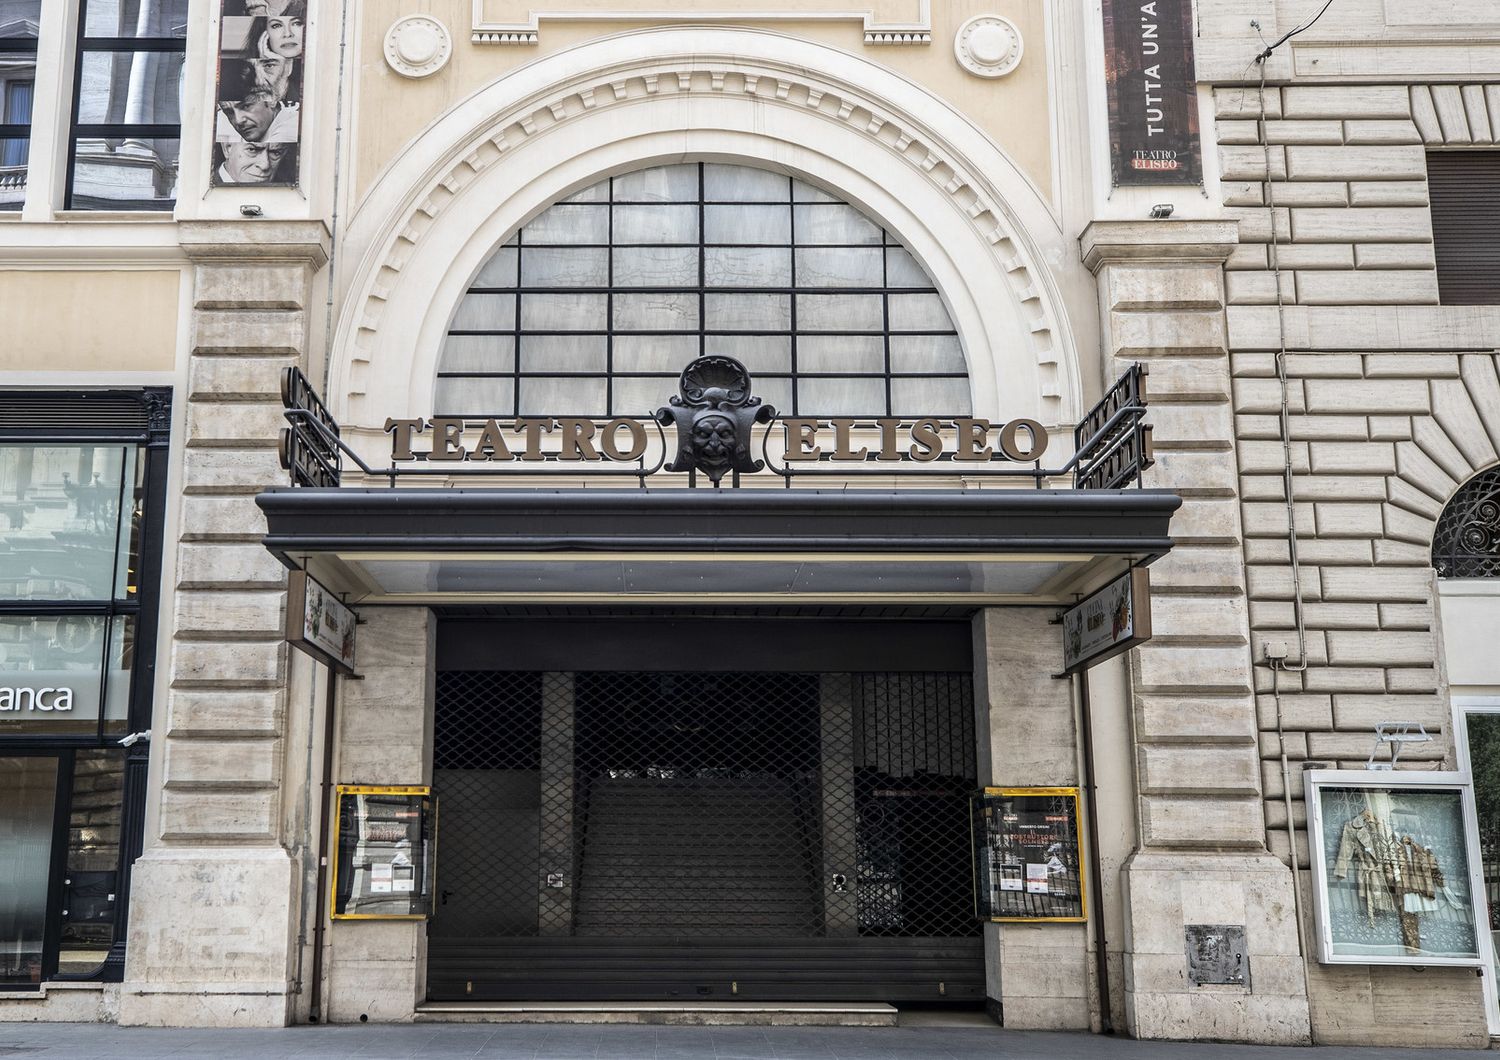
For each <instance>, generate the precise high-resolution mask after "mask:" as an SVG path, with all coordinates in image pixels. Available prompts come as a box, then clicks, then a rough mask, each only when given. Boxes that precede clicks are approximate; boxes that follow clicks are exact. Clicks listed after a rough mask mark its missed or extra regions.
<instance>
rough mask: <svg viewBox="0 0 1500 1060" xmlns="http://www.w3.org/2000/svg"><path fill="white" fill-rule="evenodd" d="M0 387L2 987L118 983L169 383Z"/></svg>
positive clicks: (136, 814)
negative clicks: (0, 391)
mask: <svg viewBox="0 0 1500 1060" xmlns="http://www.w3.org/2000/svg"><path fill="white" fill-rule="evenodd" d="M92 14H93V15H98V12H93V13H92ZM5 397H6V399H7V401H8V404H7V406H6V413H7V415H6V417H5V418H4V424H3V426H0V777H3V778H4V779H5V781H6V782H7V785H6V796H7V798H6V800H5V802H4V803H3V804H0V989H3V990H11V991H15V990H35V989H37V988H39V987H41V986H42V985H43V984H46V983H48V982H53V981H58V980H65V979H75V980H95V981H99V980H103V981H109V982H118V981H120V980H121V979H122V977H123V974H124V958H125V953H124V939H125V935H126V913H127V910H128V908H129V889H130V869H131V864H132V862H133V861H134V859H135V858H136V857H137V856H139V854H140V843H141V827H140V824H141V821H142V819H143V816H144V811H145V801H146V777H147V762H148V756H149V750H150V743H149V738H150V732H149V730H150V728H151V714H152V710H151V699H152V696H151V681H150V679H149V678H150V674H151V666H150V664H151V659H152V657H153V656H154V654H155V644H156V613H157V609H158V601H159V595H160V572H161V567H160V554H161V534H162V512H163V508H164V506H165V498H164V495H163V493H162V490H161V486H162V485H163V483H164V481H165V475H166V464H167V442H168V433H167V424H168V423H169V421H170V409H171V404H170V395H169V392H167V391H165V390H161V389H156V388H152V389H148V390H144V391H136V390H130V391H124V390H122V391H102V390H88V391H25V392H16V393H12V394H10V395H5Z"/></svg>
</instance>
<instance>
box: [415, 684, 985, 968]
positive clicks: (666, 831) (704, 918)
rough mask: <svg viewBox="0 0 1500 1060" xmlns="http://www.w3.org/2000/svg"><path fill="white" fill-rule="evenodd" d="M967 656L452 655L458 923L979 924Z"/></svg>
mask: <svg viewBox="0 0 1500 1060" xmlns="http://www.w3.org/2000/svg"><path fill="white" fill-rule="evenodd" d="M972 700H973V693H972V688H971V683H970V680H969V677H968V675H967V674H948V673H895V674H839V673H832V674H805V673H802V674H785V673H681V672H653V673H595V672H580V673H534V672H493V671H450V672H444V673H440V674H438V687H437V714H436V727H435V733H434V747H435V754H434V759H435V761H434V765H435V778H434V780H435V786H436V789H437V792H438V795H439V798H440V800H441V802H440V808H441V814H442V827H441V833H440V836H439V853H438V867H437V868H438V889H439V904H438V910H437V916H436V917H435V918H434V920H433V922H432V925H431V933H432V934H433V935H434V936H437V937H447V938H472V937H515V938H534V937H575V938H611V937H651V938H661V937H663V936H670V937H679V938H702V939H731V938H745V939H756V938H761V939H806V938H823V937H847V938H856V937H860V936H887V937H889V936H900V937H961V936H972V935H976V934H978V924H977V922H976V921H975V919H974V913H973V896H972V893H971V887H972V884H971V881H970V876H971V873H970V866H969V849H968V848H969V824H968V797H969V794H970V792H971V791H972V789H973V787H974V783H975V769H974V741H973V711H972Z"/></svg>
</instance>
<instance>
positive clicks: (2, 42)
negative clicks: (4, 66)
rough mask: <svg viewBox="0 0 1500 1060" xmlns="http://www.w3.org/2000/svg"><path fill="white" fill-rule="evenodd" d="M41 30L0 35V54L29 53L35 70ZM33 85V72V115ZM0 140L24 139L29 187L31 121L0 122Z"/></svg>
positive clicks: (0, 102)
mask: <svg viewBox="0 0 1500 1060" xmlns="http://www.w3.org/2000/svg"><path fill="white" fill-rule="evenodd" d="M44 2H45V0H44ZM41 32H42V30H41V26H40V24H38V26H37V35H36V36H35V37H0V56H6V57H9V56H12V55H29V56H31V62H32V69H33V71H35V69H36V58H37V49H38V48H39V47H40V43H41ZM35 86H36V77H35V73H34V72H33V76H32V91H31V107H32V114H33V116H34V115H35V114H36V87H35ZM3 106H4V101H3V100H0V117H3V116H4V115H3ZM0 140H25V141H26V145H27V152H26V153H27V159H26V170H27V178H26V184H27V187H28V188H29V187H30V184H31V172H30V171H31V157H30V156H31V122H30V121H27V122H26V124H24V125H22V124H20V123H18V122H0ZM24 205H25V203H24V200H23V201H22V206H24ZM20 210H21V207H19V206H18V207H17V208H16V209H14V210H0V213H19V212H20Z"/></svg>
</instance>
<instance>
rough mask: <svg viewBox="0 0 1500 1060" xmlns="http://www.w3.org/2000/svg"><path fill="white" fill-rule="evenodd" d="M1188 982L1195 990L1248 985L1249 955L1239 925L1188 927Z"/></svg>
mask: <svg viewBox="0 0 1500 1060" xmlns="http://www.w3.org/2000/svg"><path fill="white" fill-rule="evenodd" d="M1184 935H1185V937H1186V940H1187V967H1188V982H1190V983H1192V984H1193V985H1194V986H1244V987H1248V986H1249V985H1250V952H1249V949H1248V947H1247V946H1246V944H1245V929H1244V927H1243V926H1242V925H1240V924H1189V925H1187V928H1186V930H1185V932H1184Z"/></svg>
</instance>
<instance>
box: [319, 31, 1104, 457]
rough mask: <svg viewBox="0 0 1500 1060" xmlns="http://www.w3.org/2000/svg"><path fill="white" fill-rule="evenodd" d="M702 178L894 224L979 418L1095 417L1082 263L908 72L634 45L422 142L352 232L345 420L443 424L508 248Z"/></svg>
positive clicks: (483, 102) (510, 83)
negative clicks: (944, 322)
mask: <svg viewBox="0 0 1500 1060" xmlns="http://www.w3.org/2000/svg"><path fill="white" fill-rule="evenodd" d="M690 160H691V161H729V162H737V163H742V164H747V165H753V166H758V167H762V168H770V169H774V170H777V171H780V172H785V173H788V174H790V175H793V176H796V177H798V178H800V179H803V180H807V181H809V182H811V183H813V184H817V185H821V186H823V187H825V188H827V189H828V190H830V191H832V192H834V193H836V194H837V195H838V196H839V197H840V198H842V199H843V200H845V201H847V202H849V203H851V204H853V205H856V206H858V207H859V208H860V209H862V210H864V211H865V212H866V213H868V214H870V215H871V216H872V217H874V218H876V219H878V220H879V221H880V222H881V223H882V224H883V225H885V226H886V227H887V229H888V230H890V231H891V232H893V233H895V234H896V235H898V236H899V238H900V239H901V241H902V242H903V243H904V244H905V245H906V246H907V247H908V248H909V249H910V250H911V251H912V253H913V254H914V255H915V256H916V257H917V258H918V260H919V261H921V263H922V264H923V266H924V267H925V268H926V269H927V271H928V272H929V274H930V275H931V276H932V277H933V279H934V281H935V282H936V284H937V286H938V288H939V290H940V291H942V293H943V296H944V300H945V302H946V303H947V305H948V308H949V310H950V314H951V316H952V318H953V321H954V325H955V327H956V328H957V330H958V332H959V335H960V340H961V342H962V345H963V347H964V351H965V357H966V360H967V362H968V368H969V372H970V376H971V381H972V387H973V393H974V409H975V413H976V414H977V415H981V416H998V415H1005V416H1019V415H1024V416H1031V417H1034V418H1037V419H1040V420H1041V421H1042V422H1044V423H1047V424H1049V425H1052V424H1067V423H1070V422H1072V421H1073V420H1075V419H1076V417H1077V415H1078V411H1079V404H1080V391H1081V384H1080V373H1079V367H1078V356H1077V350H1078V344H1077V338H1076V334H1075V327H1074V326H1073V325H1072V324H1070V319H1069V314H1068V312H1067V311H1066V308H1065V307H1066V304H1067V303H1068V302H1069V301H1077V300H1079V299H1080V298H1081V297H1084V296H1085V295H1086V291H1087V288H1086V287H1085V286H1080V284H1081V282H1082V281H1081V280H1080V278H1079V276H1077V275H1071V276H1070V275H1067V274H1066V273H1067V270H1057V269H1055V268H1054V267H1053V266H1052V265H1050V264H1049V263H1052V262H1062V261H1066V260H1069V256H1070V254H1073V252H1072V251H1070V249H1069V245H1068V243H1067V241H1066V240H1065V239H1064V236H1063V233H1062V231H1061V229H1060V227H1059V225H1058V224H1057V221H1056V218H1055V217H1054V215H1053V214H1052V212H1051V210H1050V207H1049V205H1048V203H1047V202H1046V200H1045V198H1044V197H1043V196H1042V195H1041V194H1040V192H1038V191H1037V189H1036V188H1035V187H1034V186H1033V185H1032V184H1031V183H1030V182H1029V181H1028V180H1027V179H1026V177H1025V176H1024V174H1022V173H1021V172H1020V170H1019V169H1017V168H1016V167H1015V165H1014V164H1013V163H1012V162H1011V161H1010V159H1009V158H1007V157H1006V156H1005V155H1004V153H1003V152H1002V151H1001V150H1000V149H999V148H998V147H997V146H996V145H995V144H994V143H993V142H992V141H990V140H989V139H988V138H987V137H985V136H984V135H983V134H982V133H980V132H979V131H978V130H977V129H975V128H974V127H973V126H972V124H970V123H969V122H968V121H967V119H965V118H963V116H962V115H960V114H958V113H957V112H956V111H954V110H953V109H952V108H951V107H949V106H948V105H947V104H946V103H944V102H943V101H941V100H940V99H938V98H937V97H934V96H932V95H931V94H930V93H928V92H926V91H925V90H923V89H922V88H920V87H919V86H917V85H915V84H913V83H912V82H910V81H907V80H906V79H904V78H902V77H900V76H898V75H896V74H894V73H892V72H891V71H889V70H886V69H884V68H881V67H878V66H876V65H875V64H873V63H870V62H868V61H866V60H864V59H862V58H859V57H858V56H853V55H850V54H848V53H845V52H840V51H837V50H834V49H831V48H827V47H824V46H822V45H816V44H812V43H810V42H807V41H801V40H798V39H796V38H792V37H787V36H784V35H781V34H774V33H767V32H763V31H753V30H742V29H719V28H716V29H664V30H645V31H636V32H632V33H626V34H620V35H617V36H614V37H608V38H603V39H601V40H598V41H594V42H591V43H589V44H585V45H582V46H580V47H578V48H575V49H571V50H569V51H567V52H563V53H559V54H557V55H554V56H549V57H546V58H543V59H539V60H537V61H535V62H533V63H531V64H528V65H527V66H526V67H523V68H521V69H519V70H517V71H515V72H513V73H512V74H510V75H508V76H507V77H505V78H503V79H501V80H500V81H499V82H496V84H494V85H491V86H488V87H487V88H485V89H483V90H482V91H480V92H478V93H476V94H475V95H474V96H472V97H470V98H469V99H468V100H465V101H464V102H462V103H460V104H458V105H456V106H455V107H454V108H452V109H451V110H450V111H449V112H448V113H447V114H445V115H444V116H443V118H441V119H440V120H439V121H438V122H437V123H435V124H434V126H433V127H431V128H430V129H428V130H426V131H425V132H424V133H423V134H422V135H421V136H420V137H418V138H417V139H416V140H414V141H413V142H412V144H410V145H409V147H408V148H407V150H405V151H404V152H403V154H402V156H401V157H400V158H399V159H398V160H397V161H396V162H395V163H393V165H392V166H391V167H390V169H389V170H387V171H386V172H385V173H384V174H383V175H382V176H381V178H380V179H379V180H378V181H377V183H376V184H375V185H374V186H373V187H372V189H371V191H370V194H369V195H368V196H367V197H366V199H365V201H364V202H363V203H362V204H361V207H360V209H359V212H358V214H357V215H356V217H355V219H354V222H353V223H352V224H351V225H350V228H349V230H348V232H347V234H346V243H345V247H346V253H352V254H355V255H357V256H358V265H357V267H356V269H355V270H354V271H353V272H352V273H351V274H350V279H349V283H348V288H347V291H346V294H345V298H344V303H343V304H344V311H343V313H342V314H341V317H340V322H339V325H338V328H337V330H336V333H335V336H334V343H333V346H332V350H333V356H332V358H331V363H330V366H329V382H328V393H329V396H330V405H331V407H332V409H333V411H334V413H335V415H337V416H338V417H339V418H340V419H341V420H343V421H345V422H346V423H347V424H349V425H350V426H352V427H354V428H356V429H358V428H359V427H361V426H365V427H375V428H378V427H379V425H380V424H381V423H383V421H384V419H385V417H387V416H419V415H426V414H429V413H430V412H431V398H432V391H433V386H434V380H435V368H436V364H437V358H438V356H439V352H440V350H441V347H442V344H443V336H444V333H445V331H446V327H447V322H448V319H449V317H450V315H451V313H452V311H453V309H454V307H455V306H456V305H457V304H458V302H459V300H460V298H461V297H462V295H463V292H464V290H465V289H466V288H467V286H468V284H469V282H470V280H471V279H472V277H473V276H474V275H475V273H476V272H477V271H478V270H479V268H480V267H481V266H482V264H483V263H484V261H485V260H486V259H487V258H488V257H489V255H490V254H491V253H492V252H493V251H494V249H495V248H496V247H497V246H499V245H500V244H501V243H502V242H503V241H504V240H505V239H506V238H507V237H508V235H509V234H510V233H511V232H513V231H514V230H515V229H517V228H519V227H520V226H521V225H522V224H524V223H525V222H526V221H528V220H529V219H530V218H532V217H534V216H535V215H536V214H538V213H540V212H541V211H542V210H543V209H545V208H546V207H547V206H548V205H550V204H551V203H553V202H555V201H556V200H557V199H559V198H562V197H564V196H566V195H568V194H571V193H572V192H574V191H576V190H579V189H581V188H584V187H587V186H588V185H590V184H593V183H595V182H597V181H598V180H600V179H601V178H603V177H606V176H611V175H616V174H619V173H622V172H627V171H629V170H633V169H639V168H643V167H646V166H652V165H660V164H666V163H670V162H676V161H690ZM1023 219H1024V223H1023ZM1073 256H1076V254H1074V255H1073ZM1080 271H1081V270H1072V272H1073V273H1075V274H1076V273H1080ZM1075 316H1076V317H1077V318H1078V319H1080V320H1086V319H1087V314H1086V313H1082V312H1080V313H1077V314H1075Z"/></svg>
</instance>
